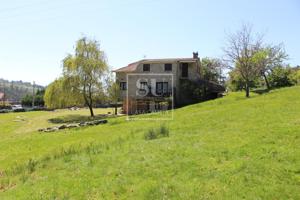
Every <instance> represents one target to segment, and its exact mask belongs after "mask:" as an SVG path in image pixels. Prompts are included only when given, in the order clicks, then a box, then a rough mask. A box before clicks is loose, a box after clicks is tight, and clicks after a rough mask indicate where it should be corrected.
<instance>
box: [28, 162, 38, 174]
mask: <svg viewBox="0 0 300 200" xmlns="http://www.w3.org/2000/svg"><path fill="white" fill-rule="evenodd" d="M36 165H37V161H35V160H33V159H29V160H28V163H27V169H28V172H29V173H32V172H34V171H35V167H36Z"/></svg>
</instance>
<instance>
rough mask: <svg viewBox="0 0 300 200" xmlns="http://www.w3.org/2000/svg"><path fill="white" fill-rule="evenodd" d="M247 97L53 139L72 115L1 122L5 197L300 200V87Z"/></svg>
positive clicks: (0, 184) (0, 186) (0, 181)
mask: <svg viewBox="0 0 300 200" xmlns="http://www.w3.org/2000/svg"><path fill="white" fill-rule="evenodd" d="M243 96H244V94H242V93H232V94H230V95H229V96H227V97H224V98H222V99H217V100H214V101H209V102H205V103H201V104H196V105H191V106H187V107H184V108H181V109H178V110H175V111H174V120H172V121H126V120H125V117H120V118H116V119H109V122H108V123H107V124H105V125H100V126H97V127H88V128H80V129H73V130H64V131H61V132H57V133H47V134H40V133H38V132H36V131H35V130H36V129H37V128H41V127H45V126H49V124H48V122H47V119H50V118H53V117H55V116H53V115H57V116H60V115H68V114H70V113H69V112H68V111H61V112H57V113H55V114H53V113H51V112H32V113H22V114H19V113H10V114H3V115H0V130H1V131H0V137H1V139H0V199H300V194H299V186H300V150H299V145H300V140H299V138H300V87H293V88H285V89H281V90H276V91H272V92H270V93H268V94H264V95H253V96H252V97H251V98H250V99H245V98H244V97H243ZM78 112H85V111H78ZM98 112H107V110H98ZM77 114H79V113H77ZM80 114H83V113H80ZM86 114H87V112H86ZM147 117H149V116H147ZM150 117H151V116H150ZM20 119H22V120H20ZM16 120H17V121H16ZM161 124H164V125H165V126H167V127H168V128H169V137H164V138H160V139H155V140H145V139H144V134H145V133H147V132H148V131H149V130H151V129H153V128H155V127H158V126H160V125H161Z"/></svg>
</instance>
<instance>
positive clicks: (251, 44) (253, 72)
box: [224, 25, 262, 97]
mask: <svg viewBox="0 0 300 200" xmlns="http://www.w3.org/2000/svg"><path fill="white" fill-rule="evenodd" d="M261 47H262V37H261V36H259V35H254V34H253V32H252V26H250V25H243V26H242V28H241V30H239V31H237V32H236V33H232V34H229V35H228V44H227V47H226V48H224V52H225V56H226V58H227V61H229V62H230V63H232V64H233V65H235V69H236V71H237V73H239V75H240V76H241V78H242V79H243V80H244V88H245V90H246V97H249V96H250V85H251V82H253V81H254V80H255V78H256V77H257V76H258V75H259V73H260V72H261V69H260V68H259V67H258V65H257V64H254V63H253V62H254V61H255V57H254V55H255V54H256V53H257V52H258V51H259V49H261ZM231 68H233V67H231Z"/></svg>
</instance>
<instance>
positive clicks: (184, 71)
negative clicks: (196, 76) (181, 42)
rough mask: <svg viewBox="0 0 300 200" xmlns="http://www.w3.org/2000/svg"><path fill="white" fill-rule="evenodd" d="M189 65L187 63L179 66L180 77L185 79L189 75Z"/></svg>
mask: <svg viewBox="0 0 300 200" xmlns="http://www.w3.org/2000/svg"><path fill="white" fill-rule="evenodd" d="M188 67H189V64H188V63H182V65H181V77H183V78H187V77H188V74H189V68H188Z"/></svg>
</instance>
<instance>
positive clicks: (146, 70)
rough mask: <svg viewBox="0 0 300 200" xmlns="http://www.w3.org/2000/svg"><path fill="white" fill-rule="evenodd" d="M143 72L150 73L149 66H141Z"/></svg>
mask: <svg viewBox="0 0 300 200" xmlns="http://www.w3.org/2000/svg"><path fill="white" fill-rule="evenodd" d="M143 71H144V72H150V64H144V65H143Z"/></svg>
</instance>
